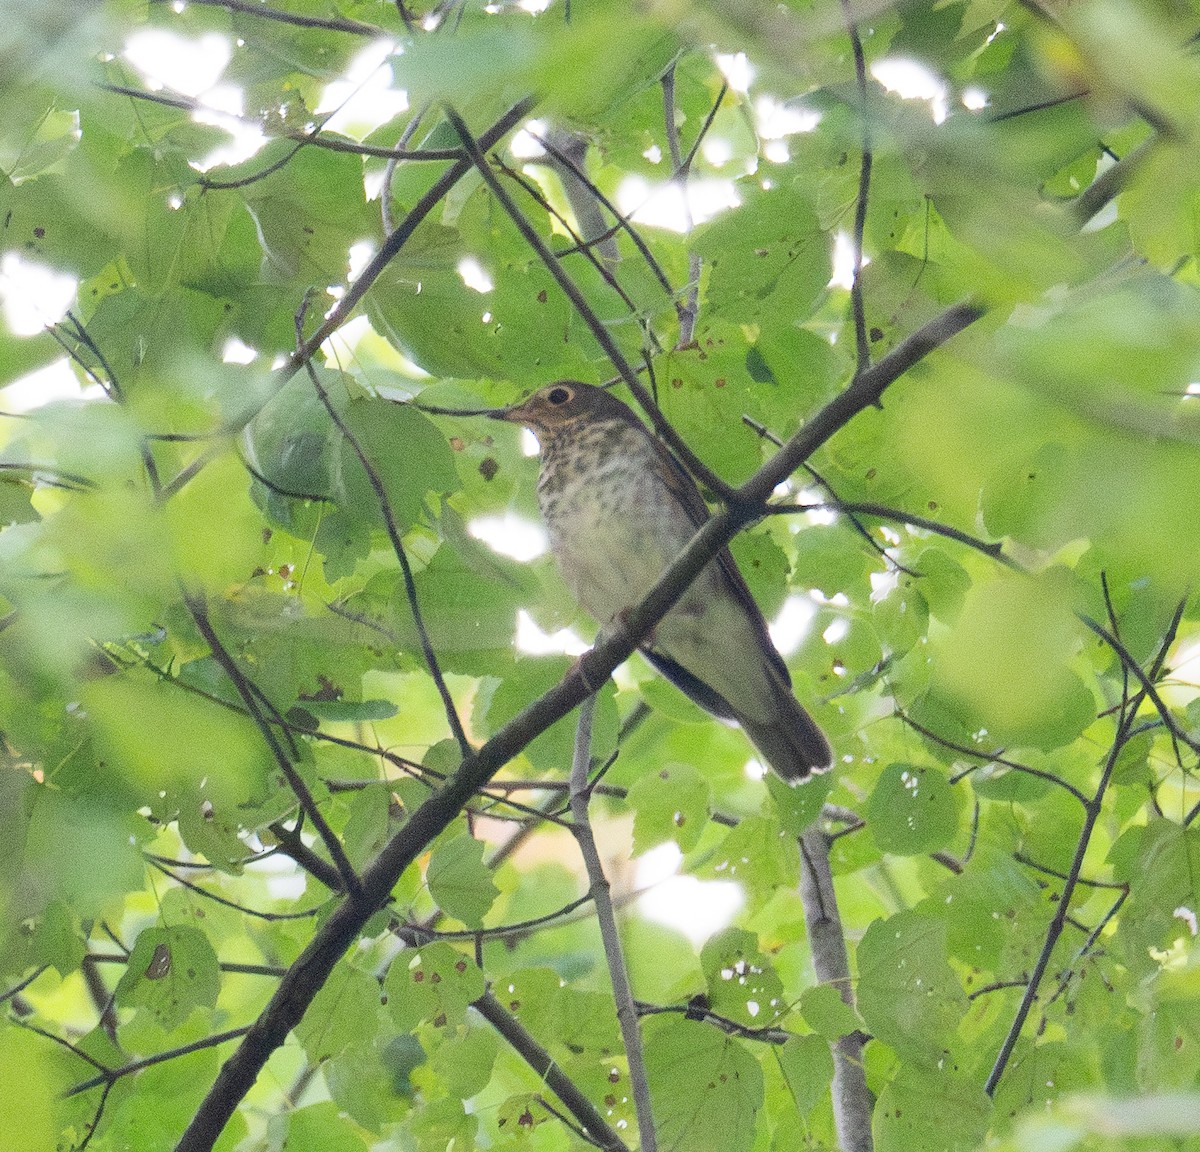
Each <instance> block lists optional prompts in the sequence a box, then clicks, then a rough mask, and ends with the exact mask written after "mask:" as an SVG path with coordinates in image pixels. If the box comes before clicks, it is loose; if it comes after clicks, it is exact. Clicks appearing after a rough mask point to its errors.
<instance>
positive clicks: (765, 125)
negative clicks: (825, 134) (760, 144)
mask: <svg viewBox="0 0 1200 1152" xmlns="http://www.w3.org/2000/svg"><path fill="white" fill-rule="evenodd" d="M754 117H755V120H756V122H757V130H758V134H759V136H761V137H762V139H764V140H782V139H783V138H784V137H785V136H794V135H795V134H796V133H797V132H811V131H813V129H814V128H816V126H817V125H818V124H820V123H821V115H820V113H819V112H814V111H813V110H812V109H811V108H804V107H800V106H798V105H796V104H789V103H786V102H784V101H782V100H777V99H776V98H775V97H774V96H770V95H767V94H766V93H764V94H763V95H762V96H760V97H758V99H757V100H755V101H754Z"/></svg>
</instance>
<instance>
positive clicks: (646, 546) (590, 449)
mask: <svg viewBox="0 0 1200 1152" xmlns="http://www.w3.org/2000/svg"><path fill="white" fill-rule="evenodd" d="M496 415H497V416H498V417H499V418H500V419H503V420H509V421H512V422H513V423H516V424H524V425H525V426H526V427H528V428H529V429H530V430H531V431H532V432H533V433H534V435H536V436H537V439H538V443H539V444H540V445H541V450H542V468H541V475H540V477H539V479H538V503H539V504H540V506H541V509H542V516H543V517H544V518H545V521H546V528H547V530H548V532H549V534H550V547H551V550H552V551H553V552H554V555H555V558H556V559H557V560H558V564H559V567H560V568H561V570H562V574H563V577H564V578H565V579H566V582H567V584H568V585H569V586H570V588H571V591H572V592H573V593H574V594H575V596H576V598H577V599H578V600H579V603H580V604H581V605H582V606H583V607H584V608H585V609H586V610H587V611H588V612H589V613H590V614H591V615H592V616H594V617H595V618H596V619H597V620H599V621H600V622H601V623H602V624H603V623H607V622H608V621H610V620H612V619H613V618H614V617H615V616H617V615H618V614H619V613H621V612H622V611H623V610H625V609H628V608H632V607H633V606H634V605H635V604H637V603H638V602H639V601H640V600H641V599H642V598H643V597H644V596H645V595H646V593H647V592H649V591H650V589H651V588H652V587H653V586H654V584H655V583H656V582H657V581H658V578H659V577H660V576H661V575H662V574H663V572H664V571H665V569H666V568H667V566H668V565H669V564H670V563H671V561H672V560H674V559H675V557H676V556H678V555H679V553H680V552H681V551H683V548H684V546H685V545H686V544H687V542H688V541H689V540H690V539H691V538H692V537H693V536H694V535H695V533H696V530H697V529H698V528H699V527H700V526H701V525H702V524H703V523H704V521H705V520H707V519H708V515H709V512H708V507H707V506H706V505H705V503H704V498H703V497H702V496H701V495H700V491H699V489H698V488H697V487H696V485H695V482H694V481H693V480H692V478H691V476H690V475H688V473H687V472H686V471H685V470H684V468H683V467H682V466H681V465H680V464H679V462H678V461H677V460H676V459H675V457H674V456H672V455H671V453H670V452H669V451H668V450H667V448H666V447H665V446H664V445H663V444H662V443H661V442H660V441H659V440H658V439H657V438H656V437H655V436H654V435H652V434H651V432H650V431H649V430H648V429H647V428H646V426H645V425H644V424H643V423H642V422H641V421H640V420H639V419H638V418H637V417H636V416H635V415H634V414H633V412H632V410H631V409H629V408H628V407H626V405H625V404H623V403H622V402H621V401H620V400H618V399H617V398H616V397H615V396H613V395H611V394H610V393H608V392H606V391H604V390H603V389H601V388H596V387H593V386H592V385H590V384H581V383H579V382H578V381H574V380H560V381H559V382H558V383H556V384H549V385H547V386H546V387H545V388H542V389H541V390H540V391H538V392H535V393H534V394H533V395H532V396H531V397H530V398H529V399H528V400H526V401H525V402H524V403H522V404H518V405H515V406H514V407H512V408H506V409H504V410H503V411H502V412H499V413H496ZM641 650H642V652H643V653H644V654H645V656H646V658H647V659H648V660H649V661H650V663H651V664H653V665H654V667H655V668H657V669H658V671H659V672H661V673H662V674H663V675H664V676H666V677H667V679H668V680H670V681H672V682H673V683H674V684H675V685H676V686H677V687H679V688H680V689H682V691H683V692H684V693H686V694H687V695H688V696H690V697H691V698H692V699H693V700H694V701H695V702H696V703H697V704H699V705H700V706H701V707H702V708H705V709H707V710H708V711H709V712H712V713H714V714H715V715H717V716H721V717H723V718H725V719H727V720H736V721H737V722H738V723H739V724H740V725H741V726H742V728H743V729H744V730H745V732H746V734H747V735H748V736H749V737H750V739H751V740H752V741H753V742H754V744H755V746H756V747H757V748H758V750H759V752H761V753H762V755H763V757H764V758H765V759H766V760H767V762H768V763H769V764H770V765H771V767H772V768H773V769H774V770H775V771H776V772H777V773H778V774H779V775H780V776H781V777H783V779H784V780H787V781H788V782H789V783H796V782H798V781H801V780H804V779H805V778H806V777H807V776H808V775H809V774H810V773H812V772H824V771H825V770H826V769H828V768H829V767H830V766H831V764H832V761H833V753H832V751H831V750H830V747H829V742H828V741H827V740H826V739H825V736H824V734H823V733H822V732H821V730H820V728H818V727H817V725H816V724H815V723H814V721H813V719H812V717H811V716H809V714H808V713H807V712H805V711H804V709H803V708H802V707H801V706H800V705H799V704H798V703H797V702H796V699H795V697H794V696H793V695H792V691H791V677H790V676H789V675H788V670H787V666H786V665H785V664H784V662H783V658H782V657H781V656H780V655H779V653H778V652H777V651H776V649H775V646H774V645H773V644H772V643H771V638H770V636H768V634H767V626H766V622H765V621H764V620H763V616H762V613H761V612H760V611H759V609H758V605H757V604H755V602H754V600H753V598H752V597H751V595H750V591H749V589H748V588H747V587H746V582H745V580H743V579H742V575H741V573H740V572H739V571H738V569H737V565H736V564H735V563H734V561H733V557H732V556H731V555H730V554H729V552H728V551H727V550H722V551H721V553H720V555H719V556H717V558H716V559H715V560H713V561H712V562H711V563H710V564H709V565H708V567H707V568H705V569H704V571H703V572H701V573H700V575H699V576H698V577H697V578H696V580H695V582H694V583H693V584H692V585H691V587H690V588H689V589H688V590H687V592H685V593H684V595H683V597H682V599H681V600H680V601H679V602H678V603H677V604H676V605H675V607H674V608H672V609H671V611H670V612H668V613H667V615H666V616H665V617H664V618H663V619H662V620H661V621H660V622H659V624H658V626H657V627H656V628H655V629H654V630H653V632H652V634H651V636H650V637H649V638H648V639H647V640H645V641H644V642H643V643H642V645H641Z"/></svg>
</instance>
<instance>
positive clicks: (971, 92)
mask: <svg viewBox="0 0 1200 1152" xmlns="http://www.w3.org/2000/svg"><path fill="white" fill-rule="evenodd" d="M989 103H990V101H989V99H988V94H987V93H986V92H985V91H984V90H983V89H982V88H964V89H963V94H962V106H963V107H964V108H965V109H967V111H968V112H978V111H979V110H980V109H982V108H986V107H987V106H988V104H989Z"/></svg>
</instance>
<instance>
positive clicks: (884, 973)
mask: <svg viewBox="0 0 1200 1152" xmlns="http://www.w3.org/2000/svg"><path fill="white" fill-rule="evenodd" d="M858 974H859V975H858V988H857V1002H858V1011H859V1012H860V1013H861V1014H862V1018H863V1019H864V1020H865V1021H866V1022H867V1028H868V1029H869V1030H870V1032H871V1033H872V1035H874V1036H876V1037H877V1038H878V1039H880V1040H882V1041H883V1042H884V1043H885V1044H889V1045H891V1047H893V1048H895V1049H896V1051H897V1052H898V1053H900V1054H901V1056H902V1057H904V1058H906V1059H910V1060H913V1061H915V1062H917V1063H918V1064H920V1065H922V1066H925V1067H932V1066H936V1065H937V1063H938V1061H939V1060H941V1059H942V1058H943V1056H944V1054H945V1051H946V1046H947V1045H948V1044H949V1043H950V1042H951V1040H952V1038H953V1036H954V1034H955V1032H956V1030H957V1027H958V1024H959V1021H960V1020H961V1019H962V1017H963V1016H965V1015H966V1011H967V998H966V996H965V995H964V994H963V990H962V986H961V985H960V984H959V982H958V979H957V978H956V977H955V975H954V973H953V972H952V971H951V969H950V966H949V964H947V962H946V927H945V925H944V924H943V923H941V922H940V921H937V920H933V919H931V918H929V917H926V916H921V915H918V914H917V913H915V912H898V913H896V915H894V916H889V917H888V918H887V919H886V920H877V921H876V922H875V923H874V924H872V925H871V927H870V928H868V929H867V933H866V935H865V936H864V937H863V938H862V941H861V943H860V944H859V945H858Z"/></svg>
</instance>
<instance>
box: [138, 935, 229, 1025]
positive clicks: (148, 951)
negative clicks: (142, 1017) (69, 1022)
mask: <svg viewBox="0 0 1200 1152" xmlns="http://www.w3.org/2000/svg"><path fill="white" fill-rule="evenodd" d="M220 985H221V976H220V969H219V966H218V964H217V954H216V952H214V951H213V946H212V945H211V944H210V943H209V941H208V937H207V936H205V935H204V933H203V932H201V931H200V930H199V929H198V928H193V927H191V926H188V925H183V926H180V927H174V928H146V929H144V930H143V931H142V932H140V933H139V934H138V938H137V940H136V941H135V943H134V945H133V951H132V952H131V953H130V955H129V961H128V963H127V964H126V966H125V974H124V975H123V976H122V977H121V979H120V982H119V983H118V984H117V991H116V998H117V1003H119V1004H122V1005H125V1006H127V1007H130V1008H144V1009H145V1010H146V1011H147V1012H149V1013H150V1015H151V1016H153V1018H154V1019H155V1020H156V1021H157V1022H158V1024H159V1025H160V1026H161V1027H162V1028H163V1029H164V1030H165V1031H167V1032H172V1031H174V1030H175V1029H176V1028H178V1027H179V1025H180V1024H182V1023H183V1022H184V1021H185V1020H186V1019H187V1018H188V1017H189V1016H190V1015H191V1014H192V1010H193V1009H195V1008H199V1007H203V1008H212V1007H215V1005H216V1003H217V992H218V991H219V990H220Z"/></svg>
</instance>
